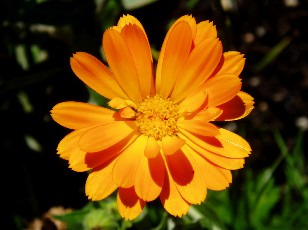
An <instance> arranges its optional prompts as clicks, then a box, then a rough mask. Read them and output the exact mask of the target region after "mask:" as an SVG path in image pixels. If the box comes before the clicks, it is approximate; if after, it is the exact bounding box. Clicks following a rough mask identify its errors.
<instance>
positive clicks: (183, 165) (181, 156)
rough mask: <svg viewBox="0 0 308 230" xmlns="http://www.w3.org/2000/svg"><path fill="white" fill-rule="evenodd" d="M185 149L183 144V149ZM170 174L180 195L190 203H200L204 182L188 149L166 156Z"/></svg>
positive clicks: (203, 195)
mask: <svg viewBox="0 0 308 230" xmlns="http://www.w3.org/2000/svg"><path fill="white" fill-rule="evenodd" d="M185 149H187V146H186V145H185V146H184V147H183V150H185ZM166 161H167V163H168V168H169V171H170V174H171V176H172V178H173V180H174V182H175V184H176V188H177V190H178V191H179V193H180V194H181V196H182V197H183V198H184V199H185V200H186V201H188V202H189V203H191V204H200V203H201V202H202V201H204V200H205V197H206V184H205V181H204V178H203V174H202V172H201V171H200V170H199V169H198V168H197V165H196V163H195V160H194V159H193V157H192V156H191V154H190V152H189V151H185V152H184V151H178V152H177V153H175V154H173V155H172V156H166Z"/></svg>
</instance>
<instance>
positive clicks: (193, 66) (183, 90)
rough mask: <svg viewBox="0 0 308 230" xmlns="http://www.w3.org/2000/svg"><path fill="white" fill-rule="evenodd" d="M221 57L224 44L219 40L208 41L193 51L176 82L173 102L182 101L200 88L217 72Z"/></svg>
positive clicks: (172, 96)
mask: <svg viewBox="0 0 308 230" xmlns="http://www.w3.org/2000/svg"><path fill="white" fill-rule="evenodd" d="M221 55H222V44H221V42H220V41H219V40H218V39H206V40H204V41H202V43H201V44H200V45H199V46H197V47H196V48H195V49H193V50H192V52H191V54H190V55H189V57H188V59H187V61H186V62H185V64H184V66H183V68H181V74H180V75H179V77H178V78H177V80H176V83H175V86H174V90H173V92H172V95H171V98H172V99H173V101H174V102H180V101H182V100H183V99H184V98H185V97H186V96H188V95H189V94H191V93H192V92H193V91H194V90H195V89H197V88H198V87H200V86H201V85H202V84H203V83H204V82H205V81H206V80H207V78H208V77H209V76H210V75H211V74H212V72H213V71H214V70H215V68H216V66H217V64H218V63H219V61H220V58H221Z"/></svg>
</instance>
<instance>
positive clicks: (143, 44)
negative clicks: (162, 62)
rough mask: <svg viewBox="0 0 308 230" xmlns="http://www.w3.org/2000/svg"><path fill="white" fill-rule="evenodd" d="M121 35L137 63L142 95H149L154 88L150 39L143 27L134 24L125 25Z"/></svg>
mask: <svg viewBox="0 0 308 230" xmlns="http://www.w3.org/2000/svg"><path fill="white" fill-rule="evenodd" d="M121 35H122V37H123V40H124V41H125V43H126V45H127V46H128V49H129V51H130V53H131V55H132V58H133V61H134V63H135V66H136V70H137V73H138V78H139V85H140V91H141V95H142V96H143V97H147V96H149V95H150V93H151V90H152V89H153V88H154V76H153V60H152V53H151V49H150V45H149V42H148V39H147V37H146V35H145V33H144V32H143V31H142V29H141V28H140V27H138V26H137V25H134V24H133V25H132V24H129V25H126V26H124V27H123V29H122V31H121Z"/></svg>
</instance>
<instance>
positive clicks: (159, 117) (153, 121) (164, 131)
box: [136, 95, 179, 140]
mask: <svg viewBox="0 0 308 230" xmlns="http://www.w3.org/2000/svg"><path fill="white" fill-rule="evenodd" d="M136 111H137V112H136V123H137V126H138V127H139V131H140V132H141V133H143V134H145V135H147V136H149V137H154V138H155V139H156V140H161V139H162V138H163V137H164V136H167V135H169V136H175V135H176V133H177V132H178V128H177V126H176V123H177V120H178V118H179V113H178V105H176V104H173V102H172V101H171V100H170V99H169V98H168V99H163V98H161V97H160V96H159V95H155V96H154V97H147V98H145V99H143V100H142V101H141V102H140V103H139V104H137V106H136Z"/></svg>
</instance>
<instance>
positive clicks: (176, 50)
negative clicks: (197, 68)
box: [156, 21, 193, 98]
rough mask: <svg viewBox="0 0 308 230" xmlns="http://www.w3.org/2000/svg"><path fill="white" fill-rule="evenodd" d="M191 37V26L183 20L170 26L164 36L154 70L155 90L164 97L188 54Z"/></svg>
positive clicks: (170, 88)
mask: <svg viewBox="0 0 308 230" xmlns="http://www.w3.org/2000/svg"><path fill="white" fill-rule="evenodd" d="M192 39H193V37H192V31H191V27H190V26H189V24H188V23H187V22H185V21H181V22H179V23H177V24H175V25H174V26H173V27H172V28H170V30H169V32H168V34H167V36H166V38H165V41H164V43H163V47H162V50H161V52H160V55H159V59H158V64H157V70H156V91H157V93H158V94H160V95H161V96H162V97H164V98H167V97H168V96H169V95H170V93H171V91H172V90H173V87H174V84H175V81H176V78H177V77H178V76H179V74H180V72H181V68H182V66H183V64H184V63H185V61H186V59H187V58H188V56H189V53H190V50H191V45H192Z"/></svg>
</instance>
